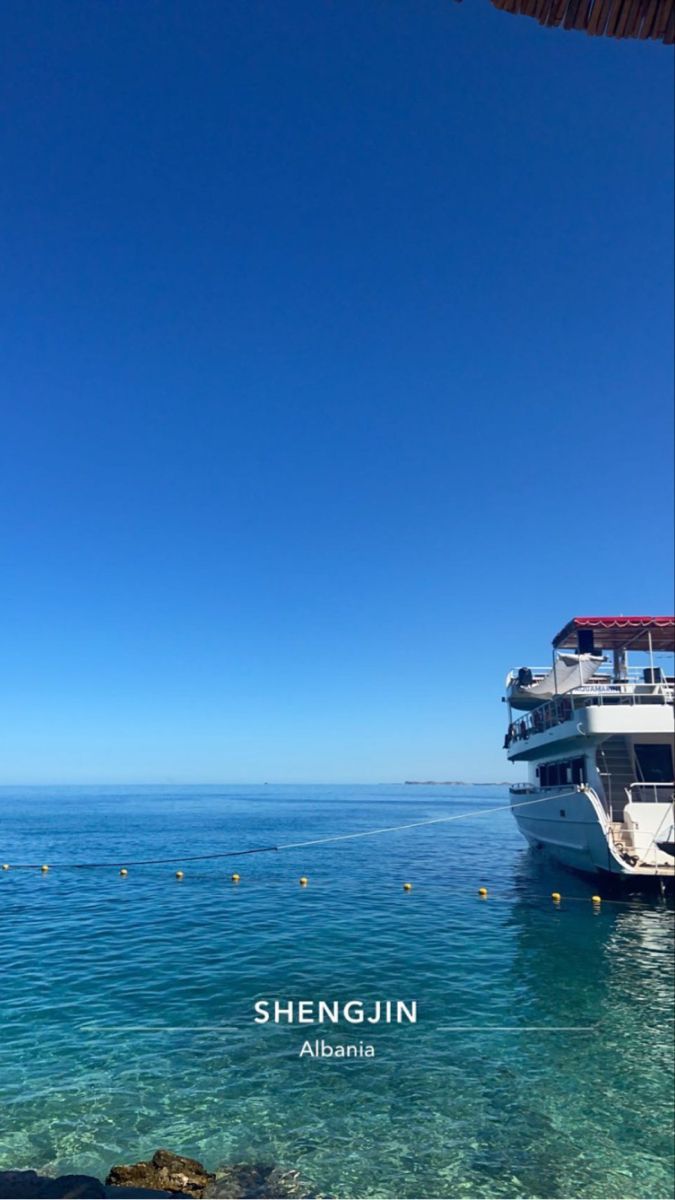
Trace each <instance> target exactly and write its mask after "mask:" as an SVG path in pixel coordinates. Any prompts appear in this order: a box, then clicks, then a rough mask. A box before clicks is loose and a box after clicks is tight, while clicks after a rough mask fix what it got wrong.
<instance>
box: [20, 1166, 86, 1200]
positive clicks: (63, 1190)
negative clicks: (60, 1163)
mask: <svg viewBox="0 0 675 1200" xmlns="http://www.w3.org/2000/svg"><path fill="white" fill-rule="evenodd" d="M105 1195H106V1190H105V1188H104V1186H103V1184H102V1183H101V1180H100V1179H96V1178H95V1176H93V1175H58V1176H57V1177H56V1179H51V1178H50V1177H49V1176H48V1175H38V1173H37V1171H0V1196H2V1197H3V1200H105Z"/></svg>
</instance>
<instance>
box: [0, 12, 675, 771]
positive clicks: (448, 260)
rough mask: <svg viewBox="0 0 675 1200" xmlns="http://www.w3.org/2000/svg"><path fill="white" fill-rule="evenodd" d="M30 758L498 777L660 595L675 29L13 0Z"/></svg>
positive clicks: (88, 767) (665, 537) (15, 751)
mask: <svg viewBox="0 0 675 1200" xmlns="http://www.w3.org/2000/svg"><path fill="white" fill-rule="evenodd" d="M0 26H1V28H2V51H1V54H2V62H1V64H0V78H1V80H2V83H1V87H2V93H3V95H2V109H3V117H2V132H1V138H0V161H1V162H2V170H1V173H0V196H1V200H0V202H1V206H2V217H1V223H0V240H1V246H0V255H1V260H2V279H3V286H2V294H1V300H0V303H1V304H2V314H1V326H2V343H1V356H2V362H1V375H2V391H3V394H4V400H3V417H2V437H1V448H0V453H1V455H2V463H1V476H0V493H1V502H2V533H3V561H4V566H3V571H2V576H3V582H2V608H1V611H2V624H1V635H2V652H1V655H0V668H1V677H2V688H1V705H0V722H1V728H2V747H3V748H2V755H1V761H0V779H1V780H2V781H4V782H8V783H10V782H41V781H48V782H57V781H64V782H68V781H72V782H78V781H93V782H104V781H111V782H117V781H140V782H143V781H147V782H151V781H188V782H189V781H195V782H200V781H232V782H240V781H251V782H255V781H262V780H270V781H279V782H281V781H340V780H343V781H358V780H364V781H370V780H383V781H387V780H397V779H402V778H409V777H412V778H416V777H424V778H427V777H432V778H433V777H436V778H469V779H500V778H501V779H503V778H508V777H510V773H512V772H513V768H510V767H508V766H507V765H506V764H505V762H504V760H503V755H502V752H501V741H502V736H503V730H504V717H505V714H504V706H503V705H502V704H501V703H500V696H501V694H502V683H503V678H504V675H505V673H506V671H507V669H508V668H509V667H511V666H517V665H519V664H520V663H524V662H528V661H529V662H535V663H538V662H540V661H544V662H546V661H548V658H549V655H550V639H551V636H552V635H553V633H554V632H555V631H556V630H557V629H558V628H559V627H560V626H561V625H562V624H563V623H564V622H565V621H566V620H567V619H568V618H569V617H570V616H572V615H573V614H574V613H575V612H582V613H598V612H599V613H614V612H623V613H631V612H637V613H642V612H648V613H649V612H662V611H665V612H667V611H669V610H670V609H671V606H672V577H671V572H672V560H671V546H672V529H671V522H670V504H671V501H670V497H671V475H672V466H671V461H670V454H671V418H670V404H671V394H672V380H671V356H672V336H671V333H672V301H671V293H672V281H671V270H672V238H671V214H672V190H673V189H672V150H671V146H672V137H673V130H672V55H671V54H670V53H669V51H668V50H666V49H665V48H664V47H663V46H659V45H655V44H644V43H630V42H614V41H610V40H598V39H592V38H588V37H587V36H586V35H584V34H581V33H579V34H574V33H563V32H560V31H553V30H542V29H540V28H539V26H538V25H537V24H536V23H534V22H533V21H530V20H526V19H523V18H520V19H516V18H513V17H510V16H508V15H506V14H503V13H500V12H498V11H497V10H496V9H494V8H493V7H492V5H491V4H489V3H488V2H487V0H465V2H464V3H463V4H461V5H455V4H453V3H450V2H449V0H424V2H420V0H388V2H386V3H385V2H384V0H340V2H339V3H329V2H327V0H326V2H324V0H288V2H285V3H279V4H270V3H263V2H262V0H258V2H256V0H228V2H227V3H225V2H224V0H213V2H211V0H208V2H207V0H183V2H181V3H178V2H176V0H164V2H162V0H133V2H130V0H128V2H125V3H121V2H115V0H110V2H107V3H104V2H103V0H68V2H67V3H65V2H60V0H52V2H50V3H44V0H39V2H38V3H33V2H32V0H4V2H3V4H2V10H1V12H0Z"/></svg>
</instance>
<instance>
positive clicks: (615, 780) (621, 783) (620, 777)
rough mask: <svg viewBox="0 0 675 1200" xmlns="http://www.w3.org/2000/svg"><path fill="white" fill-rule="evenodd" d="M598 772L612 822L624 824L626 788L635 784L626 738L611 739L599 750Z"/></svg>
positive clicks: (631, 756)
mask: <svg viewBox="0 0 675 1200" xmlns="http://www.w3.org/2000/svg"><path fill="white" fill-rule="evenodd" d="M598 771H599V773H600V778H601V779H602V782H603V785H604V789H605V797H606V803H607V807H608V810H609V812H610V814H611V819H612V822H615V821H618V822H619V823H623V810H624V808H625V807H626V803H627V796H626V788H629V787H630V785H631V784H632V783H635V767H634V765H633V754H632V751H631V749H630V748H629V746H628V743H627V741H626V738H625V737H610V738H607V739H606V740H605V741H604V742H602V744H601V745H600V747H599V748H598Z"/></svg>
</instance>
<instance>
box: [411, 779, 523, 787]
mask: <svg viewBox="0 0 675 1200" xmlns="http://www.w3.org/2000/svg"><path fill="white" fill-rule="evenodd" d="M404 785H405V787H510V786H511V781H510V780H509V779H499V780H497V781H496V782H495V781H494V780H492V782H491V783H468V782H467V780H466V779H406V780H404Z"/></svg>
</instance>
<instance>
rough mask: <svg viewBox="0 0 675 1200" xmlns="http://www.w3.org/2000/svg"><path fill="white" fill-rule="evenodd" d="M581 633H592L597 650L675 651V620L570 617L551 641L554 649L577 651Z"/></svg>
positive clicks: (659, 618) (661, 618) (662, 618)
mask: <svg viewBox="0 0 675 1200" xmlns="http://www.w3.org/2000/svg"><path fill="white" fill-rule="evenodd" d="M580 629H592V630H593V642H594V645H595V647H596V649H598V650H624V649H628V648H630V649H631V650H649V635H650V634H651V643H652V649H653V650H666V651H668V650H670V651H672V650H675V617H572V620H571V621H568V622H567V624H566V625H565V627H564V629H561V630H560V633H557V634H556V635H555V637H554V639H553V645H554V646H555V647H556V649H559V648H561V647H564V648H565V649H569V648H576V645H577V635H578V633H579V630H580Z"/></svg>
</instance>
